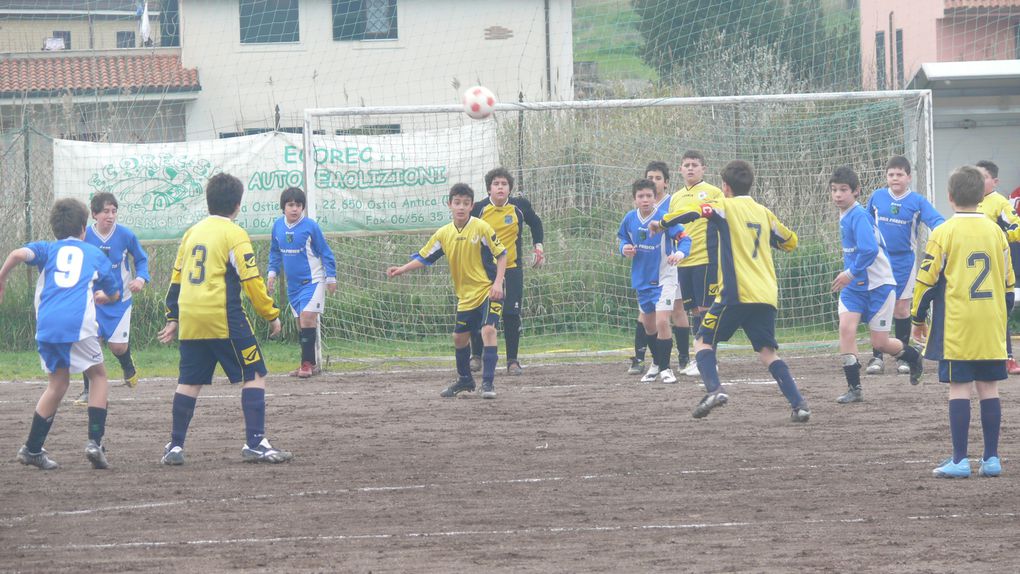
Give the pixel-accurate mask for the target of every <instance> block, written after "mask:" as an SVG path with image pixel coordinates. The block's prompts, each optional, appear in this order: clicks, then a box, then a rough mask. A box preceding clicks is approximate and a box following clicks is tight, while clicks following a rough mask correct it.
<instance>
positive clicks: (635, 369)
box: [627, 357, 645, 375]
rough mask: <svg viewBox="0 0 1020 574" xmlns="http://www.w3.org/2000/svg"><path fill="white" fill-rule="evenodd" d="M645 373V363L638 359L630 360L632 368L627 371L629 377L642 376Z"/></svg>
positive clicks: (632, 358)
mask: <svg viewBox="0 0 1020 574" xmlns="http://www.w3.org/2000/svg"><path fill="white" fill-rule="evenodd" d="M643 372H645V362H644V361H642V360H640V359H638V358H637V357H631V358H630V368H629V369H627V374H628V375H640V374H641V373H643Z"/></svg>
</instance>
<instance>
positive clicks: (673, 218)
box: [649, 202, 715, 231]
mask: <svg viewBox="0 0 1020 574" xmlns="http://www.w3.org/2000/svg"><path fill="white" fill-rule="evenodd" d="M714 215H715V205H714V204H713V202H705V203H694V202H689V203H685V204H683V205H681V206H680V207H679V208H678V209H676V210H675V211H671V212H669V213H667V214H666V215H664V216H662V221H660V222H658V223H657V224H656V222H652V225H649V227H650V228H651V229H652V230H653V231H654V230H655V229H656V228H657V227H661V228H669V227H673V226H674V225H678V224H684V223H690V222H692V221H694V220H695V219H698V218H699V217H704V218H705V219H710V218H711V217H713V216H714Z"/></svg>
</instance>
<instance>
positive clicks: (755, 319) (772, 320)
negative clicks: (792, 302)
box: [698, 302, 779, 351]
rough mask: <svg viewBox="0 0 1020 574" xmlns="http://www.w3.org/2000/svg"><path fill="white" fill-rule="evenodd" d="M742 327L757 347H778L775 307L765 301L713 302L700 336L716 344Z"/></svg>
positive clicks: (702, 320)
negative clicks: (727, 303)
mask: <svg viewBox="0 0 1020 574" xmlns="http://www.w3.org/2000/svg"><path fill="white" fill-rule="evenodd" d="M741 328H742V329H743V330H744V334H745V335H747V338H748V340H750V341H751V346H752V347H754V350H755V351H761V350H762V349H763V348H765V347H771V348H773V349H778V348H779V343H777V342H776V308H775V307H773V306H772V305H767V304H765V303H735V304H733V305H725V304H723V303H719V302H715V303H713V304H712V306H711V307H710V308H709V309H708V311H707V312H706V313H705V316H704V317H703V318H702V319H701V329H699V330H698V337H700V338H701V340H702V341H704V342H705V343H707V344H709V345H712V346H715V345H717V344H719V343H722V342H725V341H728V340H729V339H730V337H732V336H733V334H734V333H736V332H737V329H741Z"/></svg>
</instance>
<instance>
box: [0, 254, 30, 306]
mask: <svg viewBox="0 0 1020 574" xmlns="http://www.w3.org/2000/svg"><path fill="white" fill-rule="evenodd" d="M34 258H35V253H33V252H32V250H31V249H29V248H27V247H19V248H17V249H15V250H14V251H11V252H10V254H9V255H8V256H7V260H5V261H4V265H3V267H0V302H3V300H4V289H5V288H6V287H7V277H8V276H9V275H10V274H11V270H13V269H14V268H15V267H17V266H18V264H19V263H28V262H29V261H31V260H32V259H34Z"/></svg>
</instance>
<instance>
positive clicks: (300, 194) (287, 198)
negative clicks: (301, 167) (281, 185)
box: [280, 187, 308, 211]
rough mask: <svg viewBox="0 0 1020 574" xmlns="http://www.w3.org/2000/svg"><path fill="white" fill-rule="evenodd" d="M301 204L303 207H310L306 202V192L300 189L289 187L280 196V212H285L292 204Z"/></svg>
mask: <svg viewBox="0 0 1020 574" xmlns="http://www.w3.org/2000/svg"><path fill="white" fill-rule="evenodd" d="M292 201H293V202H294V203H300V204H301V207H304V206H306V205H308V204H307V203H306V201H305V192H304V191H301V188H300V187H288V188H287V189H285V190H283V193H281V194H280V211H283V210H284V209H285V208H286V207H287V204H288V203H290V202H292Z"/></svg>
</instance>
